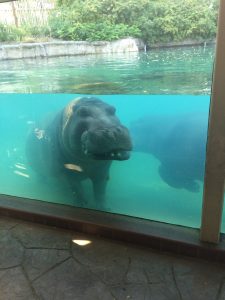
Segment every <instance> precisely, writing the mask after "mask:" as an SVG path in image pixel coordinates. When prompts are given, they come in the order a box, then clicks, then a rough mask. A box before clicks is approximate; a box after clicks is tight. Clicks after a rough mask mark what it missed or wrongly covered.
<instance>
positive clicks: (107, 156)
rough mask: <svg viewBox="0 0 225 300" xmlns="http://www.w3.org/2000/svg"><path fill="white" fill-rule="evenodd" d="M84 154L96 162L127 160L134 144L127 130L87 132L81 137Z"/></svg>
mask: <svg viewBox="0 0 225 300" xmlns="http://www.w3.org/2000/svg"><path fill="white" fill-rule="evenodd" d="M81 145H82V150H83V154H84V155H85V156H87V157H89V158H91V159H95V160H127V159H129V158H130V151H131V150H132V144H131V140H130V137H129V134H128V132H127V129H124V128H123V130H122V129H118V128H116V130H114V131H113V130H108V129H105V130H95V131H85V132H84V133H83V134H82V136H81Z"/></svg>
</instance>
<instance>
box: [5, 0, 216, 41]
mask: <svg viewBox="0 0 225 300" xmlns="http://www.w3.org/2000/svg"><path fill="white" fill-rule="evenodd" d="M217 13H218V0H126V1H124V0H57V7H56V9H55V10H54V11H53V12H52V13H51V15H50V17H49V25H48V26H41V27H38V26H33V25H32V23H31V24H23V25H22V27H20V28H16V27H15V26H5V25H1V24H0V41H11V40H14V41H19V40H21V39H24V36H26V37H29V38H30V37H34V38H39V37H43V36H45V37H46V36H47V37H48V36H51V37H53V38H60V39H63V40H87V41H97V40H108V41H112V40H116V39H119V38H124V37H127V36H132V37H140V38H141V39H143V40H144V41H145V43H146V44H148V45H153V44H157V43H164V42H172V41H183V40H185V39H194V40H196V39H211V38H214V37H215V35H216V23H217Z"/></svg>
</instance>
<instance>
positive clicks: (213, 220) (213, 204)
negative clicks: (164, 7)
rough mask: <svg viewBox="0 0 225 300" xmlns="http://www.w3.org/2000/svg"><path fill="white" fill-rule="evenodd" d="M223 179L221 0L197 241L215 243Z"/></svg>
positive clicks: (224, 22)
mask: <svg viewBox="0 0 225 300" xmlns="http://www.w3.org/2000/svg"><path fill="white" fill-rule="evenodd" d="M224 179H225V0H220V9H219V18H218V32H217V44H216V57H215V65H214V74H213V85H212V95H211V104H210V114H209V127H208V141H207V151H206V167H205V181H204V193H203V208H202V224H201V233H200V239H201V240H202V241H206V242H211V243H218V242H219V237H220V227H221V221H222V210H223V197H224Z"/></svg>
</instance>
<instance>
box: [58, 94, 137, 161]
mask: <svg viewBox="0 0 225 300" xmlns="http://www.w3.org/2000/svg"><path fill="white" fill-rule="evenodd" d="M115 112H116V109H115V108H114V107H113V106H111V105H109V104H107V103H105V102H103V101H101V100H99V99H97V98H94V97H90V98H89V97H83V98H78V99H77V100H74V101H72V102H71V103H70V104H69V105H68V106H67V107H66V108H65V110H64V113H63V128H62V129H63V132H62V133H63V140H64V146H66V147H67V151H69V152H70V153H76V154H77V153H79V154H80V155H83V156H85V157H88V158H91V159H95V160H126V159H128V158H129V157H130V153H129V152H130V151H131V149H132V142H131V138H130V135H129V132H128V129H127V128H126V127H125V126H123V125H122V124H121V123H120V120H119V119H118V118H117V116H116V115H115Z"/></svg>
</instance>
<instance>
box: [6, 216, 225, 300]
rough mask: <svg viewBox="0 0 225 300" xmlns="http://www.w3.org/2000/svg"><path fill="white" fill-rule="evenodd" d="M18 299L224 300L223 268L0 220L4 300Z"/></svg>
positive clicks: (123, 244) (91, 237)
mask: <svg viewBox="0 0 225 300" xmlns="http://www.w3.org/2000/svg"><path fill="white" fill-rule="evenodd" d="M77 239H85V240H90V241H91V243H90V244H88V245H86V246H79V245H77V244H76V243H74V242H73V241H74V240H77ZM17 299H18V300H25V299H26V300H33V299H46V300H70V299H71V300H80V299H82V300H95V299H96V300H97V299H101V300H111V299H117V300H126V299H136V300H142V299H143V300H144V299H149V300H167V299H168V300H189V299H190V300H222V299H225V265H223V264H218V263H213V262H206V261H203V260H197V259H191V258H188V257H177V256H173V255H171V254H165V253H164V254H163V253H157V252H155V251H153V250H151V249H149V248H144V247H138V246H134V245H131V244H125V243H122V242H121V243H120V242H116V241H110V240H106V239H105V240H104V239H100V238H96V237H94V236H87V235H81V234H78V233H76V232H73V231H68V230H61V229H57V228H54V227H48V226H42V225H38V224H33V223H28V222H22V221H18V220H15V219H9V218H2V217H1V218H0V300H17Z"/></svg>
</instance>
